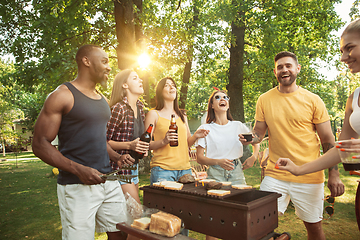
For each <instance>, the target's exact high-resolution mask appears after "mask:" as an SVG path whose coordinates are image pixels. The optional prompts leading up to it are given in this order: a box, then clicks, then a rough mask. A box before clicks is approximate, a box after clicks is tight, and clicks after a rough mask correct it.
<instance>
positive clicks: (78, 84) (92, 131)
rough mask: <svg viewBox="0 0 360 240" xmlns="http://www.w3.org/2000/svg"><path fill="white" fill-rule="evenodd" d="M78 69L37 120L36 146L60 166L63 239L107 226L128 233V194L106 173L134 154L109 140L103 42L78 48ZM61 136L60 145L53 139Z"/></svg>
mask: <svg viewBox="0 0 360 240" xmlns="http://www.w3.org/2000/svg"><path fill="white" fill-rule="evenodd" d="M76 63H77V65H78V75H77V77H76V78H75V80H73V81H71V82H67V83H65V84H63V85H60V86H59V87H58V88H57V89H56V90H55V91H53V92H52V93H51V94H50V95H49V96H48V98H47V99H46V101H45V103H44V106H43V109H42V110H41V112H40V115H39V117H38V119H37V121H36V125H35V130H34V139H33V145H32V147H33V152H34V154H35V155H36V156H38V157H39V158H40V159H41V160H43V161H44V162H46V163H47V164H49V165H51V166H54V167H57V168H59V170H60V174H59V176H58V180H57V182H58V184H57V193H58V200H59V208H60V215H61V224H62V238H63V239H67V240H69V239H74V240H75V239H76V240H79V239H86V240H87V239H94V232H95V230H96V231H97V232H106V233H107V235H108V239H110V240H112V239H126V236H125V234H123V233H122V232H120V231H118V230H117V229H116V224H117V223H119V222H124V221H126V214H125V212H126V205H125V198H124V195H123V193H122V190H121V187H120V184H119V183H118V181H105V180H103V179H102V178H101V177H100V175H102V174H105V173H109V172H110V171H111V167H110V160H111V161H114V162H116V163H117V164H118V165H119V166H122V165H125V164H130V165H132V164H133V161H134V159H133V158H131V156H130V155H129V154H125V155H119V154H118V153H116V152H115V151H113V150H112V149H111V147H110V146H109V145H108V144H107V142H106V124H107V122H108V120H109V118H110V108H109V105H108V104H107V100H106V99H105V97H104V96H102V95H101V94H100V93H98V92H97V91H96V89H95V86H96V84H97V83H100V84H102V85H105V84H106V82H107V79H108V74H109V72H110V70H111V69H110V67H109V58H108V56H107V54H106V52H105V51H104V50H103V49H101V48H100V47H99V46H95V45H84V46H82V47H80V48H79V50H78V52H77V54H76ZM56 135H58V136H59V150H57V149H56V148H54V147H53V146H52V145H51V142H52V141H53V140H54V139H55V137H56Z"/></svg>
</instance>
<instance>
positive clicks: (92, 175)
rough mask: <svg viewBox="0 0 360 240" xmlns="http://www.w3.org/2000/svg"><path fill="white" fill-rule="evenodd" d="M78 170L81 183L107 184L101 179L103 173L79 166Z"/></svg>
mask: <svg viewBox="0 0 360 240" xmlns="http://www.w3.org/2000/svg"><path fill="white" fill-rule="evenodd" d="M76 170H77V172H76V176H78V178H79V179H80V181H81V182H83V183H84V184H86V185H95V184H99V183H104V182H105V180H104V179H102V178H101V177H100V175H102V173H101V172H99V171H98V170H96V169H94V168H91V167H87V166H84V165H81V164H78V166H77V167H76Z"/></svg>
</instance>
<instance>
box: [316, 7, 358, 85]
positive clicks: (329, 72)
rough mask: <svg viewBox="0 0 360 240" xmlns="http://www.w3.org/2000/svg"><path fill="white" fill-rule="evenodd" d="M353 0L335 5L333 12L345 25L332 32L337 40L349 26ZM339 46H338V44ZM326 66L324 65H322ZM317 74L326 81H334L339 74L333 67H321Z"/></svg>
mask: <svg viewBox="0 0 360 240" xmlns="http://www.w3.org/2000/svg"><path fill="white" fill-rule="evenodd" d="M354 1H355V0H342V3H340V4H336V5H335V11H336V12H337V14H338V15H339V16H340V17H341V18H342V21H343V22H345V25H344V26H343V27H342V28H340V29H339V31H336V32H334V34H335V35H336V36H338V38H339V42H340V36H341V34H342V32H343V31H344V30H345V28H346V26H347V25H349V23H350V22H351V21H350V16H349V13H350V8H351V6H352V4H353V2H354ZM339 45H340V44H339ZM339 58H340V50H339ZM324 66H326V64H324ZM319 72H320V73H321V74H323V75H324V76H325V77H326V78H327V80H334V79H335V78H336V76H337V75H338V74H339V73H340V72H339V71H338V70H336V68H335V67H334V66H330V69H328V68H327V67H323V68H321V69H319Z"/></svg>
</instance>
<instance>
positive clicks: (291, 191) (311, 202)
mask: <svg viewBox="0 0 360 240" xmlns="http://www.w3.org/2000/svg"><path fill="white" fill-rule="evenodd" d="M260 190H262V191H269V192H277V193H280V194H281V195H282V196H281V197H279V198H278V211H279V212H281V213H284V212H285V211H286V209H287V206H288V205H289V202H290V199H291V202H292V203H293V204H294V206H295V213H296V215H297V216H298V217H299V218H300V219H301V220H303V221H304V222H308V223H317V222H320V221H321V220H322V218H323V210H324V200H323V199H324V183H319V184H307V183H295V182H287V181H282V180H278V179H275V178H272V177H269V176H266V177H265V178H264V179H263V181H262V182H261V185H260Z"/></svg>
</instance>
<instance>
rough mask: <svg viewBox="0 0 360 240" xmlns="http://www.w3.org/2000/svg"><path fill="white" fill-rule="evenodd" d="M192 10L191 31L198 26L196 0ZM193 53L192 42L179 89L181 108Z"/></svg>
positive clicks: (187, 84) (184, 100)
mask: <svg viewBox="0 0 360 240" xmlns="http://www.w3.org/2000/svg"><path fill="white" fill-rule="evenodd" d="M179 4H180V3H179ZM193 12H194V15H193V19H192V24H191V26H192V27H191V28H190V30H189V31H193V30H192V29H196V28H197V26H198V21H199V9H198V7H197V2H196V0H193ZM192 36H193V37H195V33H193V34H192ZM193 54H194V45H193V44H192V43H190V44H189V48H188V62H186V63H185V68H184V73H183V78H182V84H181V90H180V99H179V101H180V103H179V106H180V108H182V109H185V106H186V99H187V92H188V86H189V82H190V75H191V65H192V60H193Z"/></svg>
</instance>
